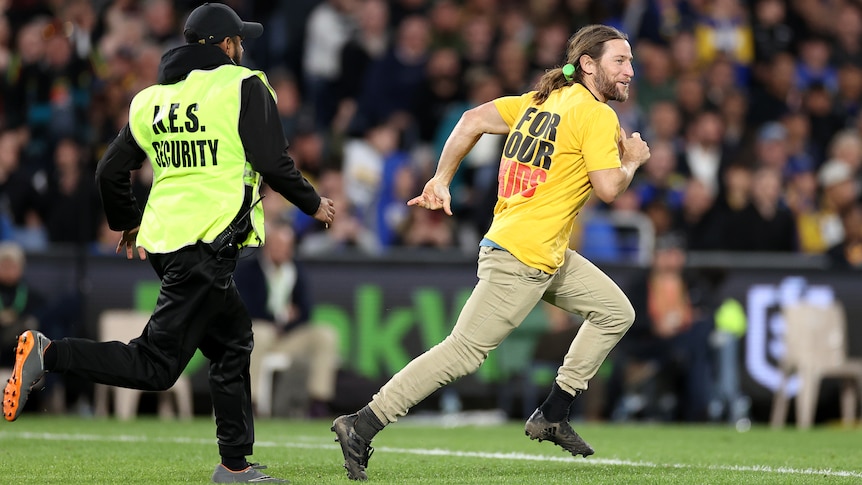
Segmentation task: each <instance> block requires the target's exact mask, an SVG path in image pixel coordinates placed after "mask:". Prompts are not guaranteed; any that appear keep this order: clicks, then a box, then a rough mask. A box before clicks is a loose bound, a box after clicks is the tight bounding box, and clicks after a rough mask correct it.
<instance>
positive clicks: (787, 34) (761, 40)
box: [752, 0, 796, 62]
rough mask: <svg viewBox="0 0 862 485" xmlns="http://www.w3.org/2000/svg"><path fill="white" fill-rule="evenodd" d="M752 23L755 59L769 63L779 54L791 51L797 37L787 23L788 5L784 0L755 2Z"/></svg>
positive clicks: (759, 0)
mask: <svg viewBox="0 0 862 485" xmlns="http://www.w3.org/2000/svg"><path fill="white" fill-rule="evenodd" d="M753 12H754V17H753V22H752V37H753V41H754V57H755V58H756V59H758V60H761V61H767V62H768V61H769V60H771V59H772V58H773V57H775V56H776V55H777V54H778V53H779V52H788V51H790V50H791V47H792V44H793V40H794V38H795V37H796V36H795V35H794V34H795V33H794V31H793V28H792V27H791V26H790V23H789V22H788V21H787V5H785V2H784V1H783V0H755V2H754V9H753Z"/></svg>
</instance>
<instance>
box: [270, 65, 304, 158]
mask: <svg viewBox="0 0 862 485" xmlns="http://www.w3.org/2000/svg"><path fill="white" fill-rule="evenodd" d="M269 84H270V86H272V90H273V91H275V97H276V99H277V101H276V103H275V106H276V108H277V109H278V117H279V119H280V120H281V126H282V131H283V133H284V137H285V138H287V139H288V140H293V139H294V138H295V136H296V132H297V131H298V125H299V124H300V122H301V121H300V120H301V118H302V115H303V111H302V96H301V95H300V93H299V85H298V84H297V82H296V78H295V77H294V76H293V74H292V73H291V72H289V71H288V70H287V69H284V68H281V69H273V70H272V72H271V74H270V75H269ZM300 159H301V160H302V158H300Z"/></svg>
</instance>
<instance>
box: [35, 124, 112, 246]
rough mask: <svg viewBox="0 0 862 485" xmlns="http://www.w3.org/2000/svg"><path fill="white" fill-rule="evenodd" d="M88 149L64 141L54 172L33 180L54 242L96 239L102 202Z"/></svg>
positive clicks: (67, 140)
mask: <svg viewBox="0 0 862 485" xmlns="http://www.w3.org/2000/svg"><path fill="white" fill-rule="evenodd" d="M85 150H86V149H85V148H84V147H82V146H81V145H79V144H78V143H77V142H75V141H74V140H72V139H64V140H61V141H60V142H59V143H58V144H57V149H56V151H55V155H54V167H55V168H54V171H53V172H51V173H46V174H37V176H36V177H34V179H33V180H34V182H33V183H34V189H35V190H36V192H37V194H38V195H37V197H38V201H37V206H36V209H37V210H38V212H39V216H40V218H41V219H42V221H44V224H45V229H46V231H47V235H48V240H49V241H50V242H52V243H69V244H88V243H90V242H92V241H94V240H95V239H96V225H97V223H98V220H99V214H100V211H101V203H100V201H99V198H98V193H97V192H96V186H95V182H94V180H93V177H92V176H91V172H90V171H89V170H88V169H89V166H88V163H87V161H88V159H87V158H86V152H85ZM45 179H47V180H45Z"/></svg>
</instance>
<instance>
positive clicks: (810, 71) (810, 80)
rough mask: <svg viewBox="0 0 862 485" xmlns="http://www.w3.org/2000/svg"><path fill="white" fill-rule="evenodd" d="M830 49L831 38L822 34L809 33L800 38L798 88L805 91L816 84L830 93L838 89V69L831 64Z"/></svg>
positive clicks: (797, 72)
mask: <svg viewBox="0 0 862 485" xmlns="http://www.w3.org/2000/svg"><path fill="white" fill-rule="evenodd" d="M830 49H831V46H830V44H829V40H828V39H827V38H826V37H824V36H821V35H817V34H809V35H808V36H806V37H804V38H802V39H801V40H800V42H799V58H798V60H797V61H796V76H795V81H796V87H797V89H799V90H802V91H804V90H806V89H808V88H810V87H811V86H813V85H815V84H816V85H819V86H823V87H824V88H826V90H827V91H829V92H830V93H834V92H835V91H837V90H838V70H837V69H835V67H834V66H832V64H830V60H831V59H832V55H831V50H830Z"/></svg>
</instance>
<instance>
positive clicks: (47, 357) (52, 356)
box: [42, 342, 57, 370]
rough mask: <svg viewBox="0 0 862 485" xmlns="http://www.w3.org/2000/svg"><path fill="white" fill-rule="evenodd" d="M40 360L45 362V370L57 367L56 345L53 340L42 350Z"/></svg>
mask: <svg viewBox="0 0 862 485" xmlns="http://www.w3.org/2000/svg"><path fill="white" fill-rule="evenodd" d="M42 362H44V364H45V370H52V369H54V368H55V367H57V346H56V345H54V343H53V342H52V343H50V344H48V346H47V347H45V350H43V351H42Z"/></svg>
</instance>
